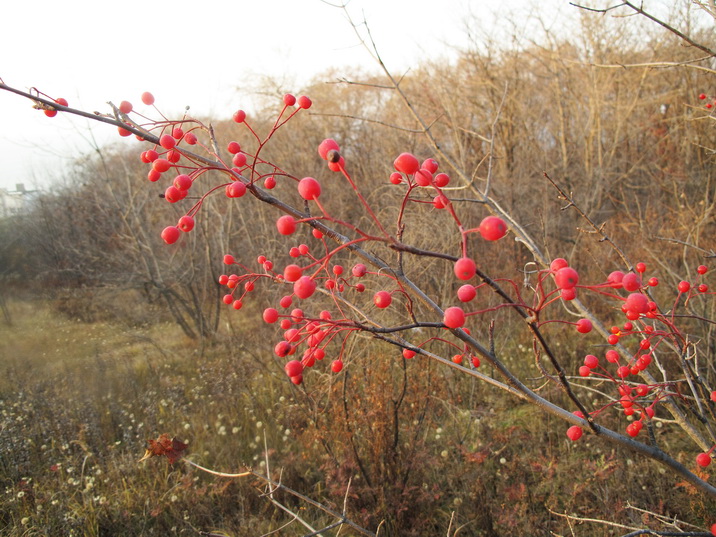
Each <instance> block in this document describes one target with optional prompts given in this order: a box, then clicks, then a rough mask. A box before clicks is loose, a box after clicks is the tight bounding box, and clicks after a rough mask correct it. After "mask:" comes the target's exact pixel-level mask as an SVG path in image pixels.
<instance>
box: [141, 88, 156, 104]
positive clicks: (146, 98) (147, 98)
mask: <svg viewBox="0 0 716 537" xmlns="http://www.w3.org/2000/svg"><path fill="white" fill-rule="evenodd" d="M142 102H143V103H144V104H146V105H147V106H151V105H153V104H154V95H152V94H151V93H149V92H148V91H145V92H144V93H142Z"/></svg>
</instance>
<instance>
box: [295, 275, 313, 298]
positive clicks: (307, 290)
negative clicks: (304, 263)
mask: <svg viewBox="0 0 716 537" xmlns="http://www.w3.org/2000/svg"><path fill="white" fill-rule="evenodd" d="M315 290H316V282H315V280H312V279H311V278H310V277H309V276H301V277H300V278H299V279H298V280H296V283H294V284H293V292H294V293H296V296H297V297H298V298H308V297H310V296H311V295H312V294H313V293H314V291H315Z"/></svg>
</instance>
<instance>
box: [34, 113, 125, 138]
mask: <svg viewBox="0 0 716 537" xmlns="http://www.w3.org/2000/svg"><path fill="white" fill-rule="evenodd" d="M47 112H48V111H47V110H45V114H46V115H47ZM55 114H57V112H55ZM50 117H52V116H50ZM117 132H118V133H119V135H120V136H124V137H125V138H126V137H127V136H131V135H132V131H130V130H127V129H125V128H124V127H117Z"/></svg>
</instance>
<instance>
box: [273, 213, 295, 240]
mask: <svg viewBox="0 0 716 537" xmlns="http://www.w3.org/2000/svg"><path fill="white" fill-rule="evenodd" d="M276 228H277V229H278V232H279V233H280V234H281V235H291V234H292V233H293V232H294V231H296V220H295V219H294V218H293V216H291V215H290V214H287V215H284V216H282V217H281V218H279V219H278V220H276Z"/></svg>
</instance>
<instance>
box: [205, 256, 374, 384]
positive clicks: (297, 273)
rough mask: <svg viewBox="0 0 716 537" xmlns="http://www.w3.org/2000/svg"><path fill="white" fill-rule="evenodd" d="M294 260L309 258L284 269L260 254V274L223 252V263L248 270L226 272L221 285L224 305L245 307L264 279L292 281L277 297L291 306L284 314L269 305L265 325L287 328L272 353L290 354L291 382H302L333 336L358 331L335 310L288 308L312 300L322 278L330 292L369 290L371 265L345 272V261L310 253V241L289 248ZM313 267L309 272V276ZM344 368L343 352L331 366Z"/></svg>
mask: <svg viewBox="0 0 716 537" xmlns="http://www.w3.org/2000/svg"><path fill="white" fill-rule="evenodd" d="M289 255H290V256H291V257H292V258H305V259H307V260H308V261H309V263H308V265H307V266H304V267H301V266H300V265H298V264H296V263H289V264H287V265H286V266H285V267H284V269H283V271H282V272H277V271H275V270H274V263H273V262H272V261H270V260H268V259H267V258H266V257H265V256H263V255H262V256H259V257H258V258H257V262H258V264H259V265H260V267H261V269H262V272H261V273H257V272H255V271H253V270H250V269H248V268H247V267H245V266H243V265H242V264H240V263H239V262H237V261H236V259H235V258H234V257H233V256H231V255H228V254H227V255H226V256H224V263H225V264H226V265H228V266H237V267H240V268H241V269H243V271H244V274H243V275H238V274H231V275H222V276H220V277H219V283H220V284H221V285H225V286H226V287H227V288H228V289H229V293H227V294H226V295H224V299H223V300H224V303H226V304H228V305H231V306H232V307H233V308H234V309H241V307H242V305H243V300H244V298H245V296H246V294H247V293H249V292H251V291H253V290H254V288H255V283H256V282H257V280H259V279H261V278H265V279H269V280H271V281H273V282H275V283H278V284H281V285H291V284H292V287H291V293H289V294H287V295H284V296H283V297H282V298H281V299H280V300H279V307H280V308H281V309H282V310H287V311H286V313H280V312H279V309H277V308H273V307H270V308H266V309H265V310H264V312H263V320H264V322H266V323H269V324H274V323H279V325H280V327H281V329H282V330H283V331H284V332H283V339H282V340H281V341H279V342H278V343H276V345H275V346H274V353H275V354H276V356H278V357H279V358H289V360H288V361H287V363H286V364H285V370H286V374H287V375H288V377H289V378H290V379H291V382H293V383H294V384H301V382H302V381H303V371H304V369H305V368H310V367H313V365H314V364H315V363H316V361H317V360H318V361H320V360H323V358H324V357H325V356H326V347H327V346H328V345H329V344H330V343H331V342H332V341H333V340H334V339H335V338H341V337H342V338H344V339H345V337H347V336H348V335H349V334H350V333H351V332H352V331H354V330H355V328H354V327H351V323H350V321H349V320H348V319H346V318H345V317H344V316H342V315H341V316H340V317H339V318H336V319H334V318H333V314H332V313H331V312H330V311H328V310H322V311H321V312H320V313H319V314H318V315H315V316H310V315H307V314H306V313H305V312H304V310H303V309H301V308H295V307H294V308H293V309H291V310H290V311H288V310H289V308H292V307H293V306H294V300H295V299H302V300H305V299H308V298H310V297H311V296H312V295H313V294H314V293H315V292H316V290H317V287H318V282H322V283H323V287H324V289H325V290H326V291H327V292H328V293H333V292H338V293H343V292H345V291H346V290H347V289H353V290H354V291H356V292H359V293H360V292H363V291H365V284H363V283H362V282H360V281H357V280H360V279H361V278H363V277H364V276H365V275H366V274H368V269H367V267H366V266H365V265H364V264H362V263H358V264H356V265H354V266H353V267H352V269H351V270H350V272H349V273H346V271H345V269H344V267H343V266H342V265H338V264H336V265H332V266H331V267H330V269H329V268H328V266H327V263H328V259H327V258H323V259H316V258H314V257H313V256H312V255H311V252H310V249H309V247H308V246H307V245H305V244H301V245H299V246H295V247H292V248H291V249H290V250H289ZM311 270H312V271H313V274H311V275H310V276H309V275H308V274H306V272H308V271H311ZM302 345H303V346H305V350H304V352H303V355H302V357H301V359H297V358H292V357H293V356H295V355H296V353H297V352H298V350H299V349H300V347H301V346H302ZM342 369H343V360H342V356H341V355H339V356H338V357H337V358H336V359H335V360H334V361H333V362H332V364H331V370H332V371H333V372H334V373H338V372H340V371H341V370H342Z"/></svg>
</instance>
